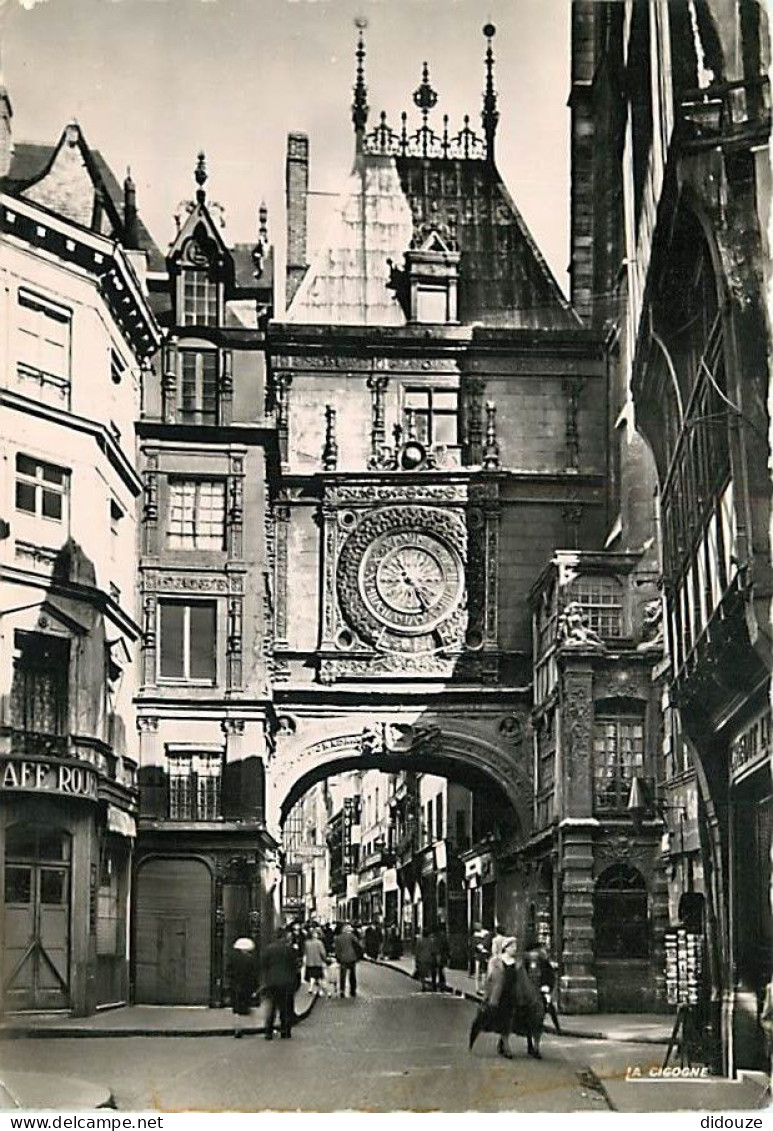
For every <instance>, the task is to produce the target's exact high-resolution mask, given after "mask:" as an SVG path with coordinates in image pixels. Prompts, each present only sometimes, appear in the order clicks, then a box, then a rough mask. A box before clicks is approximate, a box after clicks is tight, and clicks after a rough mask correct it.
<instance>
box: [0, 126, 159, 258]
mask: <svg viewBox="0 0 773 1131" xmlns="http://www.w3.org/2000/svg"><path fill="white" fill-rule="evenodd" d="M58 146H59V142H58V141H57V143H56V145H41V144H39V143H37V142H26V141H21V142H15V143H14V148H13V155H12V158H11V167H10V169H9V171H8V175H7V176H6V177H3V178H0V191H2V192H7V193H8V194H9V195H11V196H20V195H21V194H22V193H23V191H24V189H26V188H29V187H30V185H32V184H35V183H36V182H37V181H39V180H41V179H42V178H43V176H44V175H45V173H46V172H47V171H48V169H49V166H50V165H51V162H52V160H53V158H54V155H55V153H56V150H57V148H58ZM86 153H87V155H88V158H89V160H90V161H91V164H92V174H93V175H95V176H96V178H97V180H98V181H99V182H101V184H102V186H103V188H104V190H105V193H106V195H107V196H108V197H109V199H110V202H111V204H112V205H113V207H114V209H115V211H116V213H117V214H118V217H119V218H120V219H121V221H123V188H122V186H121V185H120V184H119V183H118V181H117V180H116V178H115V176H114V174H113V171H112V170H111V168H110V166H109V165H108V163H107V161H106V160H105V158H104V157H103V156H102V154H101V153H100V151H99V150H98V149H88V148H87V149H86ZM137 234H138V242H139V244H140V248H141V249H142V250H143V251H145V252H146V253H147V256H148V270H149V271H163V270H165V263H164V257H163V255H162V253H161V251H160V249H159V247H158V245H157V244H156V242H155V240H154V239H153V237H152V236H151V234H150V232H149V231H148V229H147V228H146V227H145V224H144V223H143V221H142V218H141V217H139V216H138V217H137Z"/></svg>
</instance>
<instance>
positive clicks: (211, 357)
mask: <svg viewBox="0 0 773 1131" xmlns="http://www.w3.org/2000/svg"><path fill="white" fill-rule="evenodd" d="M180 359H181V366H182V398H181V403H180V409H179V419H180V420H181V421H182V422H183V423H184V424H217V377H218V355H217V353H216V352H215V351H214V350H213V351H211V352H209V351H208V352H202V351H198V350H181V351H180Z"/></svg>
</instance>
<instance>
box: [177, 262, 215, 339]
mask: <svg viewBox="0 0 773 1131" xmlns="http://www.w3.org/2000/svg"><path fill="white" fill-rule="evenodd" d="M182 300H183V302H182V318H181V320H180V321H181V324H182V325H183V326H216V325H217V281H216V280H214V279H211V278H210V277H209V274H208V272H207V270H200V269H192V268H187V269H186V270H185V271H183V278H182Z"/></svg>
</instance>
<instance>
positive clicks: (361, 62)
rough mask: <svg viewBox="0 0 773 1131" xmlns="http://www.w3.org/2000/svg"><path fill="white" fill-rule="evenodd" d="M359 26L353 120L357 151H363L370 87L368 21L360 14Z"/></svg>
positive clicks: (356, 25) (356, 24) (356, 21)
mask: <svg viewBox="0 0 773 1131" xmlns="http://www.w3.org/2000/svg"><path fill="white" fill-rule="evenodd" d="M354 24H355V27H356V28H358V35H357V52H356V55H357V77H356V80H355V83H354V98H353V100H352V122H353V123H354V136H355V143H356V148H357V152H358V153H361V152H362V142H363V138H364V137H365V127H366V125H367V124H368V88H367V86H366V85H365V38H364V36H363V34H362V33H363V31H364V30H365V28H366V27H367V26H368V21H367V20H366V19H365V18H364V17H362V16H358V17H357V19H356V20H355V21H354Z"/></svg>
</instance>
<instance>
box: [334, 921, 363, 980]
mask: <svg viewBox="0 0 773 1131" xmlns="http://www.w3.org/2000/svg"><path fill="white" fill-rule="evenodd" d="M333 947H334V950H335V956H336V961H337V962H338V966H339V974H338V992H339V994H340V995H341V997H345V996H346V993H345V991H346V980H347V978H348V979H349V997H357V963H358V962H359V961H360V959H361V958H362V944H361V943H360V940H359V938H358V937H357V935H356V934H355V931H354V927H352V926H350V924H349V923H347V924H346V925H345V926H344V927H343V928H342V929H341V933H340V934H339V935H336V938H335V943H334V944H333Z"/></svg>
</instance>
